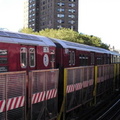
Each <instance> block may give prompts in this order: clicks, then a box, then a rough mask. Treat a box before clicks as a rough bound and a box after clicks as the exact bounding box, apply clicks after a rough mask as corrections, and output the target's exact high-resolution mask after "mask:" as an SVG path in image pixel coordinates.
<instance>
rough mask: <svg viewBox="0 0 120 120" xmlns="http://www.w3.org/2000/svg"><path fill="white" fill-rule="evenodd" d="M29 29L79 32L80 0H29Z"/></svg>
mask: <svg viewBox="0 0 120 120" xmlns="http://www.w3.org/2000/svg"><path fill="white" fill-rule="evenodd" d="M28 16H29V18H28V19H29V20H28V27H30V28H32V29H33V30H34V31H40V30H42V29H45V28H54V29H59V28H62V27H64V28H70V29H73V30H75V31H78V0H29V14H28Z"/></svg>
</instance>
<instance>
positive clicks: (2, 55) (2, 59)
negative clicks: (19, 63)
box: [0, 50, 8, 64]
mask: <svg viewBox="0 0 120 120" xmlns="http://www.w3.org/2000/svg"><path fill="white" fill-rule="evenodd" d="M7 54H8V52H7V50H0V64H7V63H8V59H7Z"/></svg>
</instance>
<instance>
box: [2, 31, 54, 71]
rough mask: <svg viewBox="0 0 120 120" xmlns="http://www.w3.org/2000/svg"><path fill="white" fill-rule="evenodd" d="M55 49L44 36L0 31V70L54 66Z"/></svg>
mask: <svg viewBox="0 0 120 120" xmlns="http://www.w3.org/2000/svg"><path fill="white" fill-rule="evenodd" d="M55 49H56V46H55V44H54V43H52V42H51V41H49V39H48V38H46V37H42V36H35V35H27V34H21V33H12V32H5V31H0V72H7V71H22V70H27V71H30V70H36V69H48V68H54V67H55Z"/></svg>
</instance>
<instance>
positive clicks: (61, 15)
mask: <svg viewBox="0 0 120 120" xmlns="http://www.w3.org/2000/svg"><path fill="white" fill-rule="evenodd" d="M64 16H65V15H64V14H57V17H59V18H62V17H64Z"/></svg>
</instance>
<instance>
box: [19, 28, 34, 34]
mask: <svg viewBox="0 0 120 120" xmlns="http://www.w3.org/2000/svg"><path fill="white" fill-rule="evenodd" d="M19 32H22V33H27V34H34V32H33V30H32V28H23V29H21V30H20V31H19Z"/></svg>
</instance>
